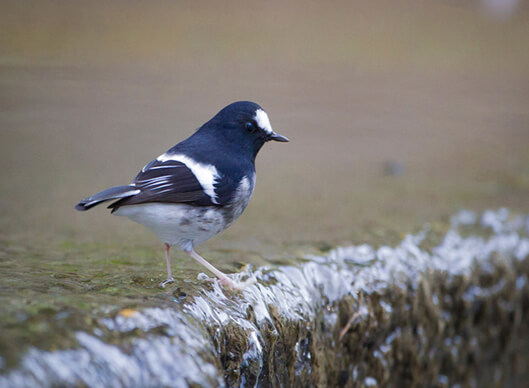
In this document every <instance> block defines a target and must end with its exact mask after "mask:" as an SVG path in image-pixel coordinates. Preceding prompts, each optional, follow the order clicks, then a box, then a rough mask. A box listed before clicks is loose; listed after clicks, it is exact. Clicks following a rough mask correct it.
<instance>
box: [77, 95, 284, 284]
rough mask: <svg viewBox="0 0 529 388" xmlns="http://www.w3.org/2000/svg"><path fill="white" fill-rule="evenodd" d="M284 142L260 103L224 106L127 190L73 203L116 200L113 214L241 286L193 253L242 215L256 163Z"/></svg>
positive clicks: (84, 206)
mask: <svg viewBox="0 0 529 388" xmlns="http://www.w3.org/2000/svg"><path fill="white" fill-rule="evenodd" d="M270 140H274V141H281V142H285V141H288V139H287V138H286V137H284V136H281V135H278V134H277V133H275V132H274V131H273V130H272V126H271V124H270V121H269V119H268V115H267V114H266V113H265V112H264V110H263V109H262V108H261V107H260V106H259V105H257V104H255V103H253V102H249V101H240V102H235V103H233V104H230V105H228V106H227V107H225V108H224V109H222V110H221V111H220V112H218V113H217V114H216V115H215V116H214V117H213V118H212V119H211V120H209V121H208V122H206V123H205V124H204V125H202V126H201V127H200V128H199V129H198V130H197V131H196V132H195V133H194V134H193V135H192V136H190V137H189V138H187V139H186V140H184V141H182V142H181V143H178V144H177V145H175V146H174V147H172V148H171V149H169V151H167V152H166V153H164V154H162V155H160V156H159V157H158V158H156V159H155V160H153V161H151V162H150V163H148V164H147V165H146V166H145V167H144V168H143V169H142V170H141V171H140V172H139V173H138V174H137V175H136V177H135V178H134V179H133V180H132V182H131V183H130V184H129V185H127V186H117V187H113V188H110V189H107V190H104V191H102V192H100V193H97V194H95V195H93V196H91V197H88V198H85V199H83V200H82V201H80V202H79V204H77V206H76V209H77V210H88V209H90V208H91V207H93V206H96V205H97V204H99V203H101V202H105V201H109V200H116V201H115V202H113V203H112V204H111V205H110V206H109V208H111V209H112V213H114V214H116V215H122V216H126V217H129V218H130V219H132V220H134V221H136V222H138V223H140V224H142V225H145V226H146V227H147V228H149V229H150V230H152V231H153V232H155V233H156V234H157V235H158V237H159V238H160V239H161V240H162V241H163V242H164V245H165V248H166V259H167V270H168V280H167V281H166V282H164V283H163V284H162V285H163V286H165V284H167V283H168V282H172V281H173V278H172V276H171V269H170V264H169V247H170V246H172V245H177V246H179V247H180V248H182V249H183V250H184V251H185V252H187V253H188V254H189V255H190V256H192V257H193V258H194V259H196V260H197V261H199V262H200V263H201V264H203V265H205V266H206V267H207V268H208V269H210V270H211V271H212V272H213V273H215V274H216V275H217V276H218V277H219V278H220V279H221V282H222V283H223V284H226V285H228V286H230V287H231V288H234V287H235V288H241V287H243V286H244V285H240V284H239V285H237V284H235V283H233V282H232V281H231V280H229V279H228V278H227V277H226V275H225V274H223V273H222V272H220V271H218V270H217V269H216V268H215V267H213V266H212V265H211V264H209V263H208V262H207V261H206V260H204V259H203V258H202V257H200V256H199V255H198V254H197V253H196V252H195V251H194V247H195V246H196V245H198V244H201V243H202V242H204V241H206V240H208V239H209V238H211V237H213V236H215V235H216V234H218V233H220V232H221V231H222V230H224V229H226V228H227V227H229V226H230V225H231V224H232V223H233V222H234V221H235V220H236V219H237V218H238V217H239V216H240V214H241V213H242V212H243V211H244V209H245V208H246V206H247V205H248V202H249V200H250V198H251V196H252V193H253V189H254V187H255V158H256V156H257V153H258V152H259V150H260V149H261V147H262V146H263V144H264V143H266V142H267V141H270Z"/></svg>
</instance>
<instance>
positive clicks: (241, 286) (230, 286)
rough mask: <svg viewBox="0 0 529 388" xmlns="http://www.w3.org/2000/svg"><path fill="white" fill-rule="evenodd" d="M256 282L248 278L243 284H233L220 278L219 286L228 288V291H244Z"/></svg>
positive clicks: (231, 281) (228, 279)
mask: <svg viewBox="0 0 529 388" xmlns="http://www.w3.org/2000/svg"><path fill="white" fill-rule="evenodd" d="M255 283H256V280H255V278H250V279H247V280H245V281H244V282H240V283H239V282H234V281H233V280H231V279H230V278H228V277H221V278H220V284H222V285H223V286H224V287H226V288H228V289H229V290H238V291H240V290H244V289H245V288H246V287H249V286H251V285H252V284H255Z"/></svg>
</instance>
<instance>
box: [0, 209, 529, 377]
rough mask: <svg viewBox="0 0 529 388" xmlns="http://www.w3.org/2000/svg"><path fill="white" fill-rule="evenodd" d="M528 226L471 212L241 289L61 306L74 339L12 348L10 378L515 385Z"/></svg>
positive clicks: (522, 339) (525, 356)
mask: <svg viewBox="0 0 529 388" xmlns="http://www.w3.org/2000/svg"><path fill="white" fill-rule="evenodd" d="M528 235H529V217H526V216H519V215H512V214H509V212H508V211H507V210H505V209H500V210H498V211H487V212H485V213H483V214H482V215H477V214H475V213H472V212H466V211H463V212H460V213H459V214H457V215H455V216H454V217H453V218H452V221H451V226H450V227H449V228H448V231H446V230H445V231H442V232H441V231H436V230H435V228H433V227H431V226H428V225H427V226H425V227H424V228H423V230H422V231H420V232H418V233H416V234H411V235H408V236H406V237H405V238H404V239H403V240H402V242H401V243H400V244H398V245H397V246H395V247H389V246H381V247H379V248H377V249H375V248H373V247H371V246H369V245H360V246H350V247H345V248H338V249H335V250H333V251H331V252H330V253H329V254H327V255H325V256H323V255H320V256H312V257H308V258H307V259H306V260H304V261H303V262H299V263H297V264H294V265H284V266H278V267H260V268H257V269H255V270H252V268H249V269H248V271H247V272H245V273H240V274H238V275H236V276H240V277H245V276H248V275H251V276H256V277H257V279H258V280H259V282H258V284H256V285H254V286H251V287H249V288H248V289H246V290H244V291H243V292H241V293H232V292H229V291H226V290H224V289H222V288H221V287H220V286H219V285H218V284H216V283H213V284H211V285H206V286H205V288H204V289H203V290H202V291H200V292H198V293H196V294H193V295H188V294H186V293H185V292H183V291H181V290H180V291H179V290H178V289H176V290H173V291H174V292H173V293H172V294H171V296H170V297H168V298H166V299H164V300H160V303H159V304H158V305H155V304H152V305H150V306H135V307H131V308H126V309H122V310H120V311H118V312H115V311H111V310H109V311H107V312H105V311H104V310H100V311H98V312H93V313H92V315H91V316H90V317H89V319H88V317H87V316H86V315H84V316H83V317H82V319H73V318H72V317H70V316H68V314H65V315H64V316H58V314H55V315H53V314H52V315H51V316H50V317H48V319H43V322H41V324H46V325H59V326H60V325H61V324H60V322H63V324H62V328H63V330H64V337H67V338H69V340H68V341H65V342H64V344H62V345H61V346H59V347H58V348H57V349H53V348H49V347H47V348H44V347H39V346H38V345H37V344H35V345H33V346H32V347H31V348H29V349H28V350H27V351H25V352H24V354H23V355H21V356H20V357H19V358H18V359H17V360H16V362H8V361H9V360H7V359H6V358H5V357H2V359H1V360H2V363H1V365H0V367H1V368H2V369H1V371H2V375H1V376H0V386H1V387H9V386H17V387H24V386H27V387H31V386H71V385H74V386H76V385H79V386H90V387H97V386H204V387H208V386H211V387H216V386H256V385H257V386H346V387H356V386H359V387H360V386H453V385H454V384H461V385H463V386H518V385H520V384H522V382H523V381H527V379H528V378H529V375H528V372H527V368H526V366H527V365H528V364H529V326H528V325H527V321H528V319H529V238H528ZM58 322H59V323H58ZM66 323H69V324H68V325H67V324H66ZM43 333H44V335H45V330H43Z"/></svg>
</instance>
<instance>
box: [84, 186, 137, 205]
mask: <svg viewBox="0 0 529 388" xmlns="http://www.w3.org/2000/svg"><path fill="white" fill-rule="evenodd" d="M139 192H140V190H138V189H137V188H135V187H134V186H130V185H129V186H116V187H111V188H110V189H106V190H103V191H101V192H100V193H97V194H94V195H92V196H91V197H88V198H85V199H83V200H81V202H79V203H78V204H77V205H76V206H75V208H76V209H77V210H80V211H85V210H88V209H90V208H91V207H94V206H96V205H99V204H100V203H101V202H105V201H110V200H111V199H120V198H125V197H130V196H131V195H136V194H138V193H139Z"/></svg>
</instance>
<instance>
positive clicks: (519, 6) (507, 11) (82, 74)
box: [0, 0, 529, 282]
mask: <svg viewBox="0 0 529 388" xmlns="http://www.w3.org/2000/svg"><path fill="white" fill-rule="evenodd" d="M1 9H2V11H1V12H0V110H1V114H0V136H1V138H0V163H1V174H2V175H1V178H2V179H1V180H0V190H1V196H0V211H1V214H2V217H1V218H0V232H1V237H0V239H1V245H0V246H1V248H2V252H1V254H2V255H3V259H4V261H3V265H4V269H6V270H7V269H10V270H12V271H14V272H13V273H18V274H19V275H20V274H22V273H23V272H25V271H26V270H27V268H26V267H24V266H23V264H22V263H21V261H20V260H17V261H16V263H15V262H13V261H9V259H10V258H12V257H15V256H16V255H20V256H21V257H23V256H24V255H26V256H28V257H32V258H33V259H35V258H38V260H32V261H26V262H31V268H40V267H42V266H44V265H45V264H43V263H45V262H46V260H45V259H49V260H51V259H50V258H51V257H53V258H54V259H55V260H57V262H62V263H64V262H67V263H70V264H72V268H73V270H75V271H78V270H79V268H82V264H81V262H82V263H85V262H86V264H85V265H86V266H88V267H90V266H91V265H92V264H90V259H89V258H88V259H86V258H87V257H89V256H87V251H89V252H92V254H93V255H96V254H97V253H94V252H100V254H103V253H104V254H105V257H107V256H108V257H112V256H113V255H115V254H116V253H115V251H109V249H115V250H118V251H119V250H120V249H131V248H130V247H131V246H133V247H142V249H147V253H146V254H145V255H146V256H148V258H147V259H145V260H146V262H148V263H150V264H149V265H153V266H156V268H158V266H159V269H160V273H163V265H162V264H163V262H162V261H161V257H162V256H161V247H160V244H159V242H158V240H157V239H156V237H154V236H153V235H151V234H150V233H149V232H147V231H145V230H144V229H143V228H142V227H141V226H138V225H135V224H133V223H132V222H130V221H128V220H123V219H119V218H118V217H111V216H110V215H108V214H107V211H106V210H105V209H104V208H103V207H100V208H96V209H94V210H92V211H90V212H88V213H78V212H75V211H74V209H73V206H74V205H75V204H76V203H77V202H78V200H80V199H81V198H83V197H85V196H88V195H90V194H93V193H95V192H97V191H99V190H101V189H104V188H106V187H108V186H112V185H119V184H126V183H128V182H129V181H130V180H131V179H132V177H133V176H134V175H135V174H136V173H137V172H138V171H139V169H141V167H142V166H143V165H144V164H146V163H147V162H149V161H150V160H151V159H152V158H154V157H155V156H157V155H159V154H161V153H162V152H164V151H166V150H167V149H168V148H170V147H171V146H173V145H174V144H176V143H177V142H179V141H181V140H182V139H184V138H186V137H187V136H189V135H190V134H191V133H193V131H194V130H195V129H196V128H198V127H199V126H200V125H201V124H203V123H204V122H205V121H207V120H208V119H209V118H210V117H212V116H213V115H214V114H215V113H216V112H217V111H218V110H220V109H221V108H222V107H223V106H225V105H227V104H228V103H231V102H233V101H236V100H241V99H245V100H253V101H255V102H257V103H259V104H261V105H262V106H263V107H264V108H265V110H267V112H268V113H269V116H270V118H271V121H272V125H273V127H274V129H275V130H276V131H277V132H279V133H281V134H284V135H286V136H288V137H289V138H290V139H291V143H288V144H268V145H266V146H265V148H264V149H263V150H262V151H261V153H260V155H259V157H258V160H257V172H258V174H257V175H258V180H257V188H256V192H255V195H254V198H253V200H252V202H251V203H250V206H249V208H248V209H247V211H246V213H245V214H244V215H243V216H242V217H241V219H240V220H239V221H238V222H237V223H236V224H235V225H234V226H233V227H232V228H230V229H229V230H228V231H226V232H225V233H224V234H222V235H221V236H219V237H217V238H216V239H214V240H212V241H211V242H208V243H207V244H206V245H205V248H202V252H204V251H206V252H209V253H210V255H211V254H212V253H211V252H217V254H218V255H222V252H228V253H227V256H226V258H227V260H228V261H229V260H234V259H235V260H240V261H244V262H246V261H251V257H252V254H253V255H254V256H259V255H261V252H266V251H267V250H270V249H272V248H274V247H276V248H277V247H279V251H284V250H285V249H290V248H291V247H295V249H297V250H298V251H300V252H301V251H303V250H304V249H305V248H303V247H319V248H322V247H323V248H324V247H329V246H336V245H338V244H348V243H354V244H360V243H364V242H371V243H377V244H386V243H387V244H389V243H393V242H396V241H398V240H400V239H401V238H402V236H403V235H404V234H405V233H408V232H411V231H413V230H415V229H416V228H418V227H420V226H422V225H423V224H424V223H426V222H436V220H442V219H445V220H446V219H447V218H448V217H449V216H450V215H451V214H452V213H453V212H455V211H457V210H459V209H461V208H469V209H476V210H481V209H486V208H497V207H503V206H505V207H509V208H511V209H514V210H517V211H529V201H528V195H529V9H528V5H527V2H523V1H519V2H518V1H516V0H503V1H502V0H483V1H477V0H476V1H470V0H468V1H455V0H435V1H419V0H417V1H415V0H406V1H398V2H396V1H390V0H387V1H386V0H375V1H372V0H370V1H334V2H332V3H329V2H314V1H302V2H288V3H285V2H280V1H271V2H242V1H240V2H239V1H228V2H222V3H211V2H204V1H178V2H175V1H152V2H143V1H92V2H83V1H20V0H17V1H2V4H1ZM83 244H84V245H83ZM90 244H92V245H90ZM96 244H99V245H96ZM83 247H85V248H83ZM86 247H89V248H86ZM112 247H114V248H112ZM127 247H128V248H127ZM83 249H85V250H84V251H83ZM28 252H29V253H31V254H29V255H28V254H27V253H28ZM101 252H103V253H101ZM219 252H220V253H219ZM252 252H253V253H252ZM129 253H130V255H131V256H135V255H136V256H137V254H135V253H134V252H132V253H131V252H129ZM77 254H79V255H78V256H76V255H77ZM158 256H159V257H158ZM85 259H86V260H85ZM158 259H160V261H158ZM28 260H30V259H28ZM87 260H88V261H87ZM77 261H79V262H77ZM132 261H134V260H132ZM187 261H188V260H186V262H187ZM74 264H75V265H74ZM129 264H130V263H129ZM131 265H132V264H131ZM185 265H189V266H192V268H193V269H194V270H195V271H196V268H195V267H194V264H192V263H189V264H187V263H186V264H185ZM80 266H81V267H80ZM197 268H198V267H197ZM55 270H57V268H55ZM73 270H72V271H73ZM17 271H18V272H17ZM110 271H111V269H110ZM81 272H82V271H81ZM4 273H6V272H4ZM20 276H22V275H20ZM5 281H7V280H6V279H4V282H5Z"/></svg>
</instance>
